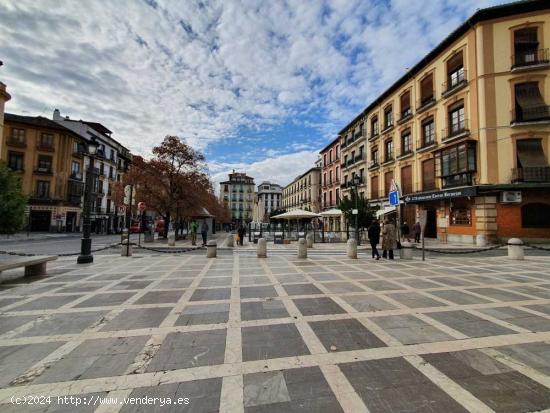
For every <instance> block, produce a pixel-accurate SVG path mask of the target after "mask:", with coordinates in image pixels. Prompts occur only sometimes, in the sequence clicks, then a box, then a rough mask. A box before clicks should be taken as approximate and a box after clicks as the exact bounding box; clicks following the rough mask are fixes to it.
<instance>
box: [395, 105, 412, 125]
mask: <svg viewBox="0 0 550 413" xmlns="http://www.w3.org/2000/svg"><path fill="white" fill-rule="evenodd" d="M412 115H413V113H412V109H411V108H407V109H405V110H404V111H403V112H401V117H400V118H399V120H398V121H397V124H398V125H401V124H402V123H405V122H406V121H408V120H409V119H412Z"/></svg>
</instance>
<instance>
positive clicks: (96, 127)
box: [53, 109, 132, 233]
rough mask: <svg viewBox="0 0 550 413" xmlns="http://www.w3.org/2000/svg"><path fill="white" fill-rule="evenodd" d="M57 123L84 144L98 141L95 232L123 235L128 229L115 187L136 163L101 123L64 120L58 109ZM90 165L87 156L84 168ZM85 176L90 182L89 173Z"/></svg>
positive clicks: (94, 207) (93, 210)
mask: <svg viewBox="0 0 550 413" xmlns="http://www.w3.org/2000/svg"><path fill="white" fill-rule="evenodd" d="M53 120H54V121H55V122H56V123H57V124H59V125H62V126H63V127H65V128H67V129H70V130H71V131H73V132H74V133H75V134H77V135H78V136H80V137H81V138H82V139H83V140H85V141H89V140H90V139H92V138H94V139H95V140H96V141H97V143H98V144H99V148H98V150H97V154H96V156H95V158H94V168H95V171H96V175H97V178H98V181H97V185H96V186H95V188H94V194H93V202H92V209H91V230H92V232H95V233H116V232H119V231H120V230H122V228H124V227H125V213H124V208H123V205H117V204H116V202H115V200H114V199H112V196H111V195H112V188H113V185H114V183H115V182H120V181H121V180H122V176H123V175H124V173H125V172H126V171H127V170H128V167H129V165H130V163H131V160H132V156H131V154H130V151H129V150H128V149H127V148H125V147H124V146H123V145H122V144H120V143H119V142H118V141H116V140H115V139H114V138H113V137H112V132H111V131H110V130H109V129H107V128H106V127H105V126H103V125H102V124H100V123H97V122H89V121H83V120H72V119H70V118H69V117H68V116H66V117H62V116H61V114H60V113H59V110H57V109H56V110H54V113H53ZM89 162H90V159H89V157H88V156H85V161H84V168H86V169H87V168H88V166H89ZM86 169H84V172H85V171H86ZM83 175H84V179H86V173H84V174H83Z"/></svg>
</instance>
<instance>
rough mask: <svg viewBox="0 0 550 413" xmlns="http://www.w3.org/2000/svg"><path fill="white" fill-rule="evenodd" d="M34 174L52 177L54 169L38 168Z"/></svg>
mask: <svg viewBox="0 0 550 413" xmlns="http://www.w3.org/2000/svg"><path fill="white" fill-rule="evenodd" d="M34 173H35V174H36V175H52V169H51V168H36V169H35V170H34Z"/></svg>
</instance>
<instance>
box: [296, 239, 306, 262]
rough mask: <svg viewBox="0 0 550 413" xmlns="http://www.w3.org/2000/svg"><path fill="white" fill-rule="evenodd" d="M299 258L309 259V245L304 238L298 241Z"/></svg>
mask: <svg viewBox="0 0 550 413" xmlns="http://www.w3.org/2000/svg"><path fill="white" fill-rule="evenodd" d="M298 258H307V244H306V240H305V239H304V238H300V239H299V240H298Z"/></svg>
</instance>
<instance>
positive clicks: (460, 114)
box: [449, 105, 466, 136]
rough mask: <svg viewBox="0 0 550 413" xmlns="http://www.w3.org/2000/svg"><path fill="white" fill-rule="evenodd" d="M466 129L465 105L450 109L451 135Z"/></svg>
mask: <svg viewBox="0 0 550 413" xmlns="http://www.w3.org/2000/svg"><path fill="white" fill-rule="evenodd" d="M465 129H466V120H465V119H464V105H460V106H457V107H453V108H452V109H451V110H449V136H453V135H456V134H458V133H461V132H463V131H464V130H465Z"/></svg>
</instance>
